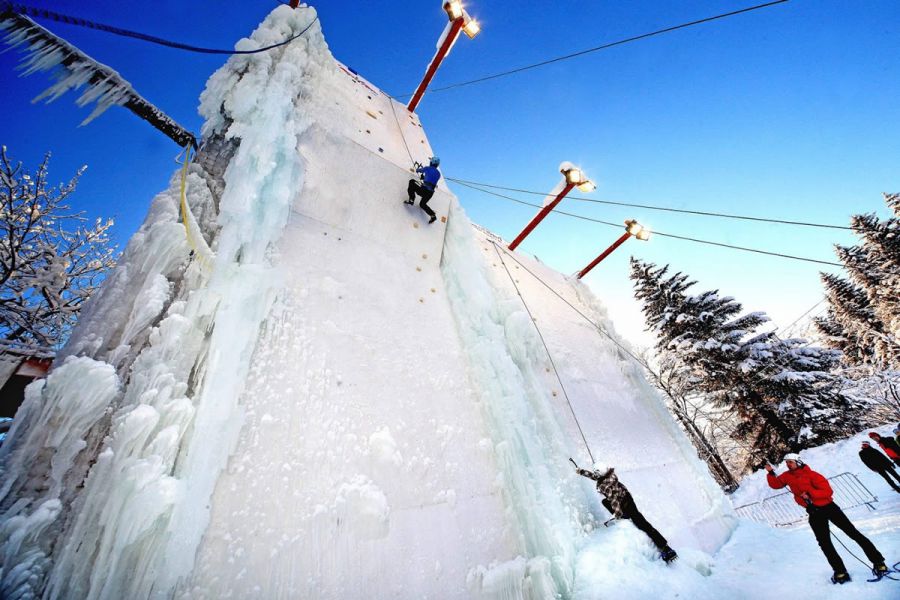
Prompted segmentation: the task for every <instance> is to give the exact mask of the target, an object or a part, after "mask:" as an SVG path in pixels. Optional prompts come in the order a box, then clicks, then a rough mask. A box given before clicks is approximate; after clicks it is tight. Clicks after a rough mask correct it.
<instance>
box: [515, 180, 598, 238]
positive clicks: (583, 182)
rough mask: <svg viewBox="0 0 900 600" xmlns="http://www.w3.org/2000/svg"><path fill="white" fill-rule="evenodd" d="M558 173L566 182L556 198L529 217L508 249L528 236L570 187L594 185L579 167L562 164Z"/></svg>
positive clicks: (585, 188)
mask: <svg viewBox="0 0 900 600" xmlns="http://www.w3.org/2000/svg"><path fill="white" fill-rule="evenodd" d="M568 164H569V163H563V165H568ZM560 173H562V174H563V175H564V176H565V178H566V179H565V182H566V184H565V186H564V187H563V189H562V191H560V192H559V193H558V194H557V195H556V198H554V199H553V200H552V201H550V202H549V203H548V204H545V205H544V208H542V209H541V210H540V212H539V213H538V214H536V215H535V216H534V218H533V219H531V222H529V223H528V225H526V226H525V229H523V230H522V232H521V233H520V234H519V235H517V236H516V239H514V240H513V241H512V243H511V244H510V245H509V249H510V250H515V249H516V247H517V246H518V245H519V244H521V243H522V240H524V239H525V238H526V237H528V234H529V233H531V232H532V230H534V228H535V227H537V226H538V224H539V223H540V222H541V221H543V220H544V217H546V216H547V215H549V214H550V211H552V210H553V209H554V208H556V205H557V204H559V203H560V202H562V199H563V198H565V197H566V194H568V193H569V192H571V191H572V188H574V187H575V186H578V189H579V190H581V191H583V192H590V191H592V190H593V189H594V188H595V187H596V186H595V185H594V183H593V182H592V181H591V180H590V179H588V178H587V177H586V176H585V174H584V171H582V170H581V169H576V168H575V167H568V168H566V167H565V166H564V167H563V168H562V169H560ZM551 193H552V192H551Z"/></svg>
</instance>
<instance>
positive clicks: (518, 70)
mask: <svg viewBox="0 0 900 600" xmlns="http://www.w3.org/2000/svg"><path fill="white" fill-rule="evenodd" d="M785 2H788V0H775V1H774V2H766V3H765V4H757V5H756V6H749V7H747V8H742V9H740V10H735V11H731V12H727V13H722V14H720V15H715V16H712V17H706V18H705V19H699V20H697V21H690V22H688V23H682V24H681V25H674V26H672V27H666V28H665V29H658V30H656V31H651V32H649V33H644V34H641V35H636V36H633V37H630V38H625V39H623V40H618V41H615V42H610V43H608V44H603V45H601V46H596V47H594V48H588V49H587V50H580V51H578V52H573V53H572V54H566V55H565V56H557V57H556V58H551V59H549V60H543V61H541V62H537V63H534V64H531V65H525V66H524V67H518V68H516V69H510V70H509V71H503V72H500V73H494V74H493V75H487V76H485V77H479V78H478V79H472V80H470V81H463V82H460V83H453V84H450V85H446V86H444V87H439V88H434V89H432V90H430V91H431V92H442V91H445V90H452V89H455V88H460V87H463V86H466V85H472V84H475V83H481V82H483V81H488V80H490V79H497V78H499V77H505V76H507V75H513V74H514V73H521V72H522V71H528V70H530V69H536V68H538V67H543V66H545V65H549V64H552V63H555V62H560V61H563V60H568V59H570V58H576V57H578V56H583V55H585V54H590V53H591V52H597V51H598V50H606V49H607V48H612V47H613V46H621V45H622V44H628V43H630V42H636V41H638V40H643V39H646V38H649V37H653V36H656V35H661V34H663V33H669V32H672V31H677V30H679V29H685V28H687V27H693V26H694V25H700V24H702V23H709V22H710V21H716V20H718V19H724V18H727V17H733V16H735V15H739V14H742V13H747V12H750V11H754V10H759V9H761V8H768V7H770V6H775V5H776V4H784V3H785ZM408 96H412V94H406V95H405V96H402V97H404V98H405V97H408Z"/></svg>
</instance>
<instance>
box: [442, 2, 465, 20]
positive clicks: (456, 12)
mask: <svg viewBox="0 0 900 600" xmlns="http://www.w3.org/2000/svg"><path fill="white" fill-rule="evenodd" d="M444 10H445V11H447V16H448V17H450V20H451V21H455V20H456V19H458V18H460V17H461V16H463V6H462V2H460V0H447V1H446V2H444Z"/></svg>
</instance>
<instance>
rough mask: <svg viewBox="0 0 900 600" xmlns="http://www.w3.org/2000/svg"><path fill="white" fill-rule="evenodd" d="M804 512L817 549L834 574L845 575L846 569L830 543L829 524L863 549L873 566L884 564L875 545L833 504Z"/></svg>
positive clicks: (815, 507) (814, 507)
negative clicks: (816, 543) (806, 514)
mask: <svg viewBox="0 0 900 600" xmlns="http://www.w3.org/2000/svg"><path fill="white" fill-rule="evenodd" d="M806 512H808V513H809V526H810V528H811V529H812V530H813V533H814V534H815V536H816V541H817V542H819V548H821V549H822V553H823V554H825V558H827V559H828V564H830V565H831V568H832V569H833V570H834V572H835V573H846V572H847V569H846V568H845V567H844V561H843V560H841V556H840V554H838V553H837V550H835V549H834V543H833V542H832V541H831V530H830V529H829V527H828V523H829V522H831V523H834V524H835V526H836V527H837V528H838V529H840V530H841V531H843V532H844V533H845V534H847V536H848V537H849V538H850V539H851V540H853V541H854V542H856V543H857V544H859V547H860V548H862V549H863V552H865V553H866V557H867V558H868V559H869V560H870V561H872V563H873V564H880V563H883V562H884V557H883V556H882V555H881V553H880V552H879V551H878V549H877V548H876V547H875V545H874V544H873V543H872V542H870V541H869V538H867V537H866V536H864V535H863V534H861V533H860V532H859V530H858V529H857V528H856V527H854V526H853V523H851V522H850V519H848V518H847V515H845V514H844V511H842V510H841V507H839V506H838V505H837V504H835V503H834V502H832V503H831V504H826V505H825V506H812V507H810V508H807V509H806Z"/></svg>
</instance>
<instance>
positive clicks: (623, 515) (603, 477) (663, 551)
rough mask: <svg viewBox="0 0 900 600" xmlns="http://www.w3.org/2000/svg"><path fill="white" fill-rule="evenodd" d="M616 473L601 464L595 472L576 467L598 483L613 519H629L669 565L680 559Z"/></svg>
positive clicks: (596, 465) (604, 503) (583, 474)
mask: <svg viewBox="0 0 900 600" xmlns="http://www.w3.org/2000/svg"><path fill="white" fill-rule="evenodd" d="M569 460H571V459H569ZM572 464H575V461H572ZM614 471H615V470H614V469H613V468H612V467H607V466H605V465H600V464H594V470H593V471H588V470H587V469H581V468H579V467H578V465H575V472H576V473H578V474H579V475H581V476H582V477H587V478H588V479H593V480H594V481H596V482H597V491H598V492H600V493H601V494H602V495H603V496H604V498H603V499H602V500H601V501H600V502H601V503H602V504H603V506H604V507H605V508H606V510H608V511H609V512H610V513H611V514H612V516H613V518H615V519H629V520H630V521H631V522H632V523H633V524H634V526H635V527H637V528H638V529H640V530H641V531H643V532H644V533H646V534H647V537H649V538H650V540H651V541H652V542H653V544H654V545H655V546H656V548H657V549H658V550H659V555H660V557H661V558H662V559H663V560H664V561H666V562H667V563H668V562H672V561H673V560H675V559H676V558H678V554H677V553H676V552H675V551H674V550H672V549H671V548H670V547H669V543H668V542H667V541H666V538H664V537H663V536H662V534H660V533H659V532H658V531H657V530H656V529H655V528H654V527H653V525H651V524H650V523H649V522H648V521H647V519H646V518H644V515H642V514H641V511H639V510H638V507H637V504H635V502H634V498H633V497H632V496H631V492H629V491H628V488H626V487H625V486H624V485H623V484H622V483H621V482H620V481H619V478H618V477H617V476H616V474H615V472H614Z"/></svg>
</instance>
